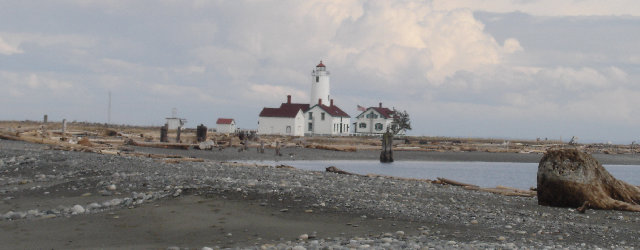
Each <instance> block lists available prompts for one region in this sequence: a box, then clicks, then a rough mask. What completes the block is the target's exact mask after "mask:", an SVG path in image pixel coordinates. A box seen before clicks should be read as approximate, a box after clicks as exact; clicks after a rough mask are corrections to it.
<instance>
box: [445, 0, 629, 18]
mask: <svg viewBox="0 0 640 250" xmlns="http://www.w3.org/2000/svg"><path fill="white" fill-rule="evenodd" d="M433 6H434V9H437V10H445V11H449V10H454V9H460V8H465V9H471V10H474V11H487V12H498V13H506V12H514V11H520V12H525V13H529V14H533V15H539V16H590V15H600V16H611V15H617V16H620V15H634V16H638V15H640V5H638V3H637V2H636V1H635V0H611V1H607V2H606V3H603V2H602V1H600V0H579V1H576V0H475V1H467V0H435V1H433ZM551 6H553V7H551Z"/></svg>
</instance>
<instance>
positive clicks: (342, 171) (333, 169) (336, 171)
mask: <svg viewBox="0 0 640 250" xmlns="http://www.w3.org/2000/svg"><path fill="white" fill-rule="evenodd" d="M325 171H327V172H330V173H336V174H346V175H357V174H353V173H350V172H347V171H344V170H342V169H339V168H337V167H334V166H330V167H327V168H325Z"/></svg>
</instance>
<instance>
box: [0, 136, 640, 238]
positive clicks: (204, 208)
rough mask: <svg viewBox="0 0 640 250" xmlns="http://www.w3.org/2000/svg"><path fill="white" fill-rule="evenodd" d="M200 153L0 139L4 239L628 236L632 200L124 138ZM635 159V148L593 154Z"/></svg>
mask: <svg viewBox="0 0 640 250" xmlns="http://www.w3.org/2000/svg"><path fill="white" fill-rule="evenodd" d="M134 150H135V151H136V152H142V153H162V154H167V155H171V154H175V155H185V156H192V157H198V158H202V159H205V160H204V161H203V162H189V161H181V162H178V163H167V162H165V161H162V160H159V159H153V158H146V157H133V156H118V155H104V154H96V153H85V152H72V151H61V150H51V149H50V147H49V146H46V145H40V144H31V143H25V142H16V141H6V140H0V198H1V200H2V202H1V203H0V217H1V219H2V220H1V221H0V228H2V230H1V231H0V241H1V242H3V243H2V245H3V247H2V248H6V249H45V248H46V249H202V248H205V249H207V248H213V249H215V248H243V249H244V248H256V249H260V248H262V249H291V248H293V249H351V248H368V247H372V248H387V249H388V248H391V249H399V248H413V249H419V248H436V249H442V248H447V249H448V248H535V249H538V248H585V249H595V248H637V247H639V246H640V244H639V243H638V241H637V240H636V239H637V238H638V236H640V235H639V234H638V232H639V230H640V224H639V222H640V216H639V215H638V214H637V213H632V212H620V211H602V210H588V211H587V212H586V213H585V214H581V213H578V212H576V211H575V208H554V207H544V206H539V205H537V200H536V198H535V197H511V196H502V195H497V194H492V193H486V192H478V191H473V190H465V189H463V188H461V187H455V186H449V185H440V184H432V183H427V182H423V181H418V180H398V179H393V178H386V177H365V176H353V175H340V174H334V173H326V172H313V171H303V170H298V169H290V168H276V167H256V166H239V165H234V164H228V163H223V162H233V161H242V160H260V159H264V160H274V158H275V157H284V158H291V157H294V158H295V159H300V160H328V159H377V157H378V156H377V154H376V152H373V151H357V152H337V151H328V150H317V149H303V148H284V149H283V150H282V154H283V156H275V155H274V154H273V151H270V150H268V151H267V152H265V154H258V153H257V152H256V151H255V149H250V150H249V151H245V152H238V150H237V149H235V148H227V149H224V150H222V151H220V150H217V149H215V150H213V151H198V150H167V149H152V148H137V147H136V148H134ZM395 157H396V159H403V160H405V159H406V160H430V161H508V162H536V161H538V160H539V158H540V157H541V155H539V154H516V153H486V152H408V151H407V152H397V153H396V155H395ZM596 158H598V159H599V160H600V161H601V162H603V163H605V164H638V162H639V160H638V158H637V157H635V155H604V154H603V155H596Z"/></svg>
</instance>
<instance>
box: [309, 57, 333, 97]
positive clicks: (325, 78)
mask: <svg viewBox="0 0 640 250" xmlns="http://www.w3.org/2000/svg"><path fill="white" fill-rule="evenodd" d="M329 100H331V98H330V96H329V71H327V67H326V66H324V64H322V61H320V64H318V65H317V66H316V69H314V70H313V71H312V72H311V100H310V101H309V104H311V105H314V104H317V103H318V102H321V103H322V104H325V105H327V104H329Z"/></svg>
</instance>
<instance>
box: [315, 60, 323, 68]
mask: <svg viewBox="0 0 640 250" xmlns="http://www.w3.org/2000/svg"><path fill="white" fill-rule="evenodd" d="M316 67H325V66H324V64H322V61H320V64H318V66H316Z"/></svg>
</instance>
